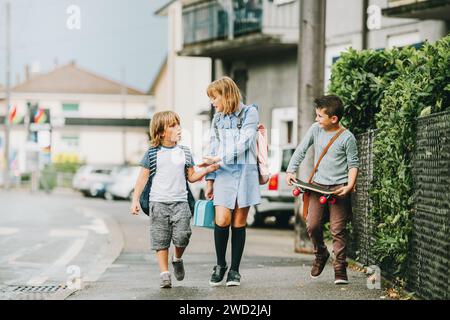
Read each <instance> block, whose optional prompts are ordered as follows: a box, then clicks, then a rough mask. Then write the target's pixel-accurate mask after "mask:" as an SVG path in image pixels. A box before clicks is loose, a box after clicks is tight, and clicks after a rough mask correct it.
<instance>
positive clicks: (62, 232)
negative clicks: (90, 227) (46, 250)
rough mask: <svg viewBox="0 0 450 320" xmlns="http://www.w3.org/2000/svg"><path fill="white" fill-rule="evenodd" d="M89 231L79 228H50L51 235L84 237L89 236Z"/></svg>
mask: <svg viewBox="0 0 450 320" xmlns="http://www.w3.org/2000/svg"><path fill="white" fill-rule="evenodd" d="M88 233H89V231H87V230H79V229H52V230H50V233H49V236H50V237H74V238H83V237H87V236H88Z"/></svg>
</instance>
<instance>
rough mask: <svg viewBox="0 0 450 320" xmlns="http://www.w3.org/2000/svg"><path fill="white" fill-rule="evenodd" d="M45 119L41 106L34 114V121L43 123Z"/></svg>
mask: <svg viewBox="0 0 450 320" xmlns="http://www.w3.org/2000/svg"><path fill="white" fill-rule="evenodd" d="M45 121H47V116H46V115H45V110H44V109H43V108H39V109H38V110H37V111H36V113H35V115H34V123H45Z"/></svg>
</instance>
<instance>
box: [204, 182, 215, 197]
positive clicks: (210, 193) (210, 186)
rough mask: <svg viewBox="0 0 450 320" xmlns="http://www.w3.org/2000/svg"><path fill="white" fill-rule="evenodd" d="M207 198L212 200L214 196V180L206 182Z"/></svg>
mask: <svg viewBox="0 0 450 320" xmlns="http://www.w3.org/2000/svg"><path fill="white" fill-rule="evenodd" d="M205 198H206V199H208V200H212V199H213V198H214V181H211V180H210V181H208V182H207V184H206V190H205Z"/></svg>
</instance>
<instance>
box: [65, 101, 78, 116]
mask: <svg viewBox="0 0 450 320" xmlns="http://www.w3.org/2000/svg"><path fill="white" fill-rule="evenodd" d="M79 108H80V106H79V104H78V103H63V105H62V110H63V113H64V114H78V111H79Z"/></svg>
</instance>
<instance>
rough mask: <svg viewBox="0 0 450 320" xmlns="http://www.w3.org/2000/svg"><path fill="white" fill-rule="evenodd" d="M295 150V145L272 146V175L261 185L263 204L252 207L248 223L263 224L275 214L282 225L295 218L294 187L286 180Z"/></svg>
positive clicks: (270, 162) (270, 158)
mask: <svg viewBox="0 0 450 320" xmlns="http://www.w3.org/2000/svg"><path fill="white" fill-rule="evenodd" d="M294 151H295V147H294V146H286V147H283V148H270V150H269V166H270V172H271V177H270V180H269V182H268V183H267V184H265V185H261V189H260V190H261V204H259V205H256V206H253V207H251V208H250V211H249V213H248V216H247V225H249V226H258V225H262V224H263V223H264V220H265V219H266V217H268V216H274V217H275V218H276V219H277V222H278V223H279V224H281V225H287V224H289V222H290V220H291V219H293V217H294V209H295V199H294V197H293V196H292V188H291V187H289V186H288V185H287V184H286V182H285V180H286V169H287V166H288V164H289V160H290V159H291V157H292V155H293V153H294Z"/></svg>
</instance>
